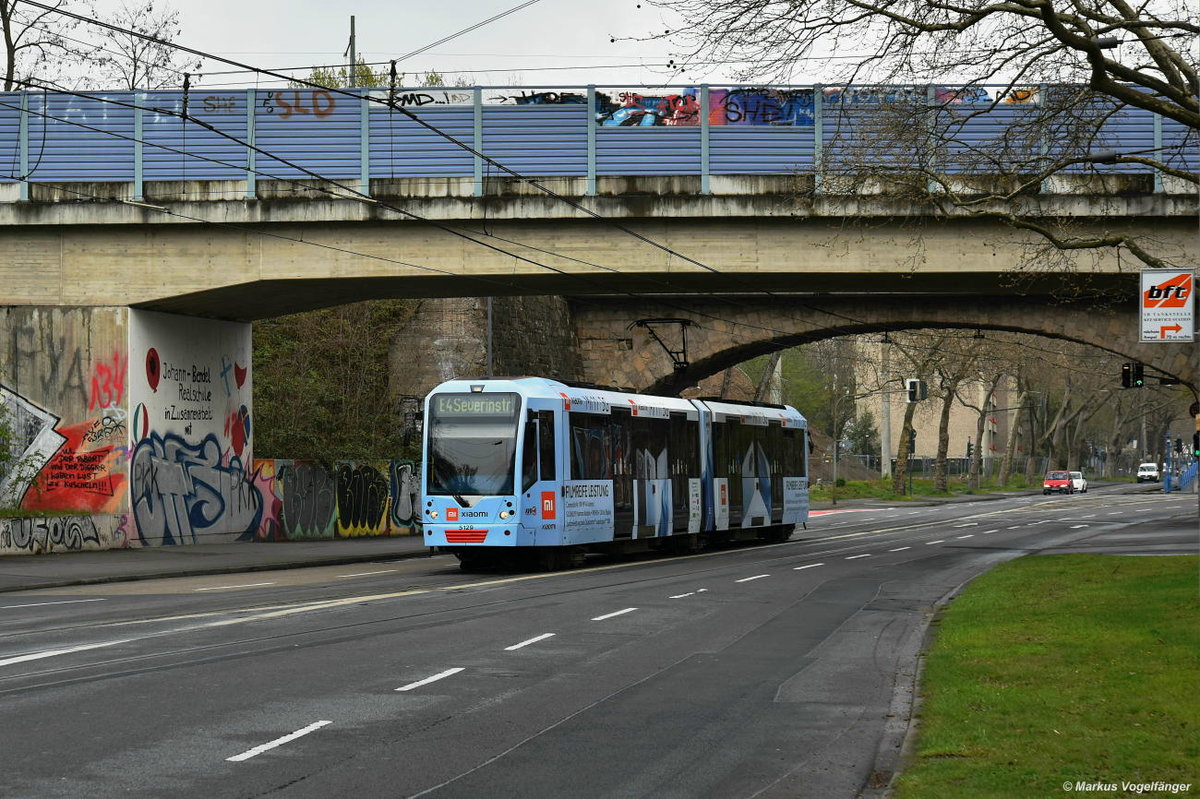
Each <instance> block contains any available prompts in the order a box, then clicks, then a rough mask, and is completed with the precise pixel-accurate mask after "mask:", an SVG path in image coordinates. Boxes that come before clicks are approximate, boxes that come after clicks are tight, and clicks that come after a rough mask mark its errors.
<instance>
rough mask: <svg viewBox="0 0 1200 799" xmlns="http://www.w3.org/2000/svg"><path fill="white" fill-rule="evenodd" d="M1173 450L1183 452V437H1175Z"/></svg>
mask: <svg viewBox="0 0 1200 799" xmlns="http://www.w3.org/2000/svg"><path fill="white" fill-rule="evenodd" d="M1175 451H1176V452H1183V439H1182V438H1177V439H1175Z"/></svg>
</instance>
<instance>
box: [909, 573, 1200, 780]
mask: <svg viewBox="0 0 1200 799" xmlns="http://www.w3.org/2000/svg"><path fill="white" fill-rule="evenodd" d="M1198 567H1200V559H1197V558H1196V557H1154V558H1148V557H1113V556H1101V555H1059V556H1046V557H1029V558H1022V559H1020V560H1016V561H1012V562H1010V563H1007V564H1004V565H1002V566H1000V567H998V568H996V569H994V570H993V571H991V572H989V573H987V574H985V575H983V576H982V577H979V578H978V579H977V580H975V581H974V582H972V583H971V585H970V586H969V587H968V589H967V590H966V591H965V592H964V593H963V594H962V595H960V596H959V597H958V598H957V599H955V600H954V602H953V603H951V605H950V606H949V607H948V608H947V609H946V612H945V613H944V614H943V616H942V617H941V618H940V620H939V621H938V623H937V627H936V643H935V644H934V646H933V647H932V650H931V651H930V652H929V653H928V655H927V657H926V664H925V673H924V678H923V682H922V694H923V695H924V697H925V698H924V706H923V708H922V711H921V721H920V728H919V733H918V738H917V743H916V750H915V752H914V756H913V762H911V763H910V764H909V768H908V769H907V770H906V771H905V772H904V773H903V774H902V775H901V776H900V778H899V779H898V781H897V786H896V791H895V794H894V796H895V799H932V798H933V797H938V799H941V797H957V796H963V797H967V796H969V797H971V798H972V799H986V798H987V797H1027V796H1055V795H1065V794H1066V793H1068V792H1067V791H1064V784H1065V783H1070V784H1071V787H1072V789H1073V790H1072V791H1071V792H1074V788H1075V787H1076V786H1075V783H1076V782H1078V781H1084V782H1088V783H1095V782H1103V783H1110V784H1115V786H1116V788H1118V789H1119V790H1113V791H1107V792H1105V793H1104V795H1106V796H1125V795H1134V792H1133V791H1127V790H1126V789H1124V788H1122V784H1123V783H1126V782H1128V783H1148V782H1154V781H1162V782H1167V783H1191V790H1190V791H1189V792H1188V793H1190V794H1191V795H1198V794H1200V622H1198V620H1200V597H1198V595H1197V569H1198ZM1150 795H1157V796H1163V795H1171V794H1170V792H1162V791H1151V792H1150ZM1185 795H1186V794H1185Z"/></svg>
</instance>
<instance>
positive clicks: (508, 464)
mask: <svg viewBox="0 0 1200 799" xmlns="http://www.w3.org/2000/svg"><path fill="white" fill-rule="evenodd" d="M807 434H808V423H807V422H806V420H805V419H804V417H803V416H802V415H801V414H800V413H799V412H798V411H796V410H795V409H794V408H791V407H788V406H784V405H764V404H746V403H737V402H726V401H714V400H687V399H679V398H673V397H656V396H650V395H645V394H629V393H624V392H620V391H613V390H608V389H604V388H600V387H590V386H579V385H569V384H565V383H560V382H557V381H555V380H548V379H545V378H538V377H522V378H513V379H492V380H451V381H449V382H446V383H443V384H441V385H440V386H438V387H437V388H435V389H434V390H433V391H432V392H431V393H430V394H429V396H428V397H427V398H426V400H425V437H424V460H423V463H424V468H423V474H422V477H421V513H422V521H423V523H424V534H425V543H426V544H427V545H428V546H431V547H439V548H442V549H444V550H448V551H451V552H454V553H455V554H456V555H457V556H458V557H459V559H460V560H461V561H462V563H463V566H464V568H467V567H472V566H475V565H482V564H484V563H487V562H489V561H495V560H507V559H513V558H515V557H516V556H517V555H519V554H531V553H532V554H533V555H535V556H536V558H537V559H538V560H539V561H540V563H541V565H543V566H544V567H550V568H554V567H560V566H563V565H567V564H570V563H578V562H580V561H582V559H583V555H584V553H585V552H589V551H614V550H616V551H636V550H639V549H663V550H666V551H670V552H690V551H695V550H696V549H699V548H700V547H702V546H704V545H705V544H706V543H708V542H711V541H718V540H734V539H743V538H762V539H766V540H769V541H783V540H786V539H787V538H788V537H789V536H790V535H791V534H792V531H793V530H794V528H795V526H796V525H797V524H802V523H804V522H805V521H806V520H807V518H808V441H807Z"/></svg>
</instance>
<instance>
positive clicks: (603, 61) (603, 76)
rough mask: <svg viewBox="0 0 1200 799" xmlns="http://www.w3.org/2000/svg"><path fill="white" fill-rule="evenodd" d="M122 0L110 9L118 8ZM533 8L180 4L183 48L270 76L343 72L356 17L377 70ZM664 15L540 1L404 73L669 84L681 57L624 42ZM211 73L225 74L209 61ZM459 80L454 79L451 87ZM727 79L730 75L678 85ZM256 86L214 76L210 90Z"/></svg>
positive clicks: (479, 0) (488, 2)
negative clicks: (310, 67)
mask: <svg viewBox="0 0 1200 799" xmlns="http://www.w3.org/2000/svg"><path fill="white" fill-rule="evenodd" d="M117 2H119V0H102V6H107V7H112V6H113V5H115V4H116V3H117ZM523 2H524V0H449V1H448V2H447V1H446V0H441V1H439V0H433V1H432V2H431V1H430V0H422V1H421V2H414V0H401V2H396V0H348V2H329V0H175V2H174V7H175V8H176V9H177V10H178V11H179V12H180V15H181V21H182V23H183V32H182V33H181V35H180V36H179V38H178V41H179V43H181V44H186V45H188V46H190V47H195V48H197V49H200V50H205V51H211V52H215V53H219V54H221V55H224V56H227V57H229V58H232V59H234V60H238V61H243V62H247V63H251V64H254V65H258V66H266V67H271V68H280V67H295V66H301V65H305V64H314V63H337V62H340V61H341V60H342V59H343V55H342V53H343V51H344V50H345V49H346V46H347V44H348V42H349V37H350V16H351V15H354V16H355V18H356V29H357V49H358V52H359V54H360V56H362V57H363V58H364V59H365V60H366V61H367V62H372V61H388V60H390V59H393V58H397V57H399V56H402V55H405V54H407V53H410V52H412V51H415V50H418V49H420V48H423V47H425V46H427V45H430V44H433V43H434V42H437V41H438V40H439V39H442V38H444V37H446V36H450V35H452V34H455V33H457V32H459V31H462V30H463V29H465V28H469V27H471V26H472V25H475V24H477V23H481V22H483V21H485V20H487V19H489V18H491V17H494V16H496V15H497V14H501V13H503V12H505V11H508V10H509V9H513V8H515V7H517V6H521V5H522V4H523ZM664 26H665V23H664V21H663V18H662V14H661V12H660V11H659V10H658V9H654V8H650V7H648V6H643V7H639V3H638V2H637V0H536V2H534V3H533V4H532V5H529V6H527V7H525V8H522V9H520V10H517V11H515V12H513V13H511V14H509V15H507V16H505V17H503V18H502V19H499V20H496V21H494V22H491V23H488V24H486V25H484V26H482V27H480V28H479V29H477V30H475V31H472V32H470V33H466V34H464V35H462V36H460V37H458V38H456V39H454V40H453V41H449V42H446V43H444V44H441V45H439V46H437V47H435V48H433V49H432V50H429V51H428V52H425V53H423V54H421V55H419V56H416V57H414V58H411V59H409V60H407V61H404V62H402V63H400V64H398V69H399V70H400V71H402V72H407V73H409V74H413V73H423V72H425V71H427V70H437V71H439V72H442V73H445V74H447V75H448V76H450V75H451V73H454V74H455V75H457V74H463V77H465V78H466V79H467V80H468V81H469V82H471V83H479V84H491V85H506V84H515V85H521V86H534V85H539V84H540V85H566V84H577V85H583V84H587V83H596V84H608V83H615V84H631V83H633V84H636V83H651V84H653V83H661V82H663V81H664V80H665V79H666V78H667V76H668V75H669V72H668V71H667V70H666V69H664V68H661V67H655V66H654V65H662V64H665V63H666V61H667V60H668V59H669V58H670V54H671V48H670V47H669V46H667V45H663V44H640V43H637V42H629V41H617V42H616V43H612V42H611V41H610V39H611V38H612V37H613V36H616V37H618V39H620V37H623V36H637V35H641V34H643V33H645V32H647V31H650V30H655V31H658V30H662V29H664ZM207 68H208V69H221V67H219V66H217V65H213V64H210V65H208V67H207ZM452 79H453V78H452ZM706 79H707V80H709V81H710V82H711V81H714V80H715V81H721V80H728V76H726V75H723V74H722V72H721V71H719V70H718V71H713V72H709V73H707V74H705V75H701V74H700V73H693V74H690V75H687V76H685V77H682V78H676V79H675V80H674V81H672V82H673V83H676V84H678V83H680V82H683V83H688V82H697V83H698V82H702V81H704V80H706ZM250 80H251V79H250V78H249V77H248V76H247V77H243V76H236V77H210V78H205V79H204V80H203V83H204V84H205V85H209V86H213V85H216V84H217V83H224V82H228V81H234V82H236V83H238V84H239V85H247V84H248V83H249V82H250Z"/></svg>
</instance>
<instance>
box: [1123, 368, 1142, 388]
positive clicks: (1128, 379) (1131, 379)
mask: <svg viewBox="0 0 1200 799" xmlns="http://www.w3.org/2000/svg"><path fill="white" fill-rule="evenodd" d="M1144 385H1146V377H1145V374H1144V369H1143V366H1142V364H1140V363H1136V362H1130V363H1123V364H1121V387H1122V388H1141V387H1142V386H1144Z"/></svg>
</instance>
